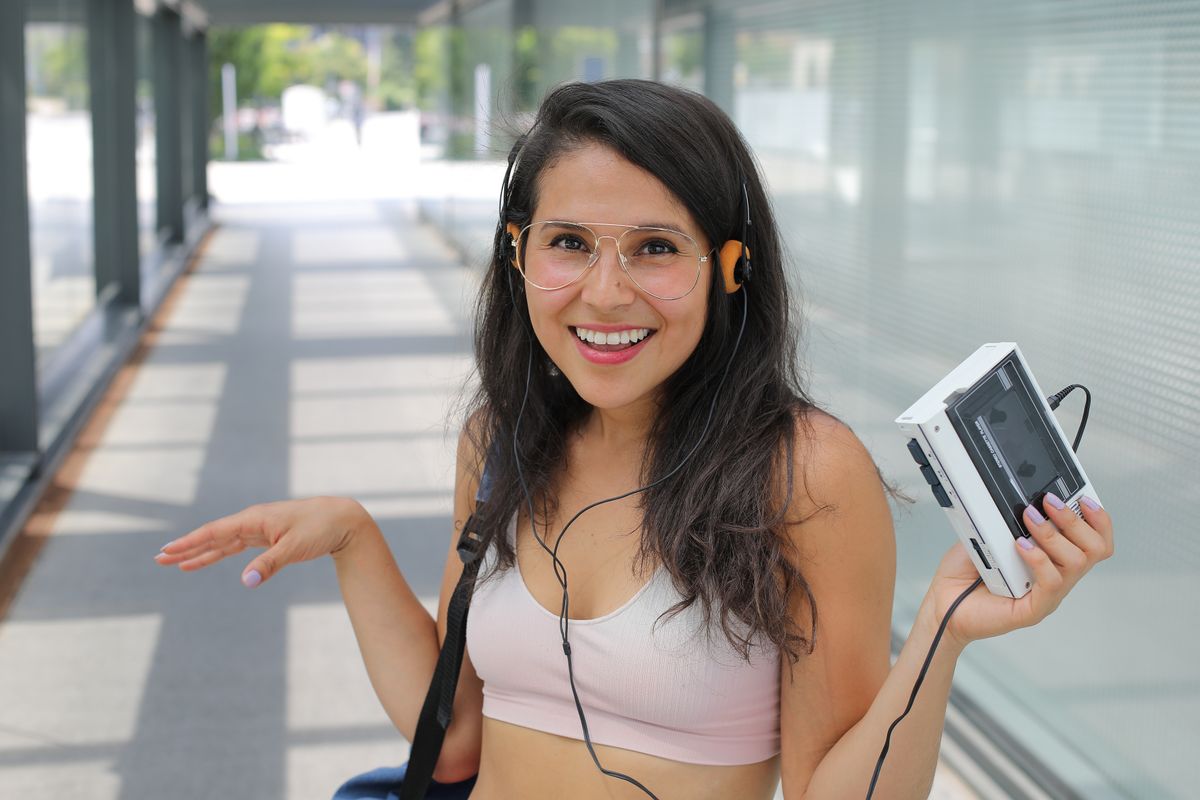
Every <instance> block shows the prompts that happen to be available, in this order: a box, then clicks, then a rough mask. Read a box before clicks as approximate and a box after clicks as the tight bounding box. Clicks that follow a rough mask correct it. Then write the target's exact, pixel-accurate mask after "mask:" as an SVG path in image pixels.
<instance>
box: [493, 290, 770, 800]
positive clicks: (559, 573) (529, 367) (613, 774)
mask: <svg viewBox="0 0 1200 800" xmlns="http://www.w3.org/2000/svg"><path fill="white" fill-rule="evenodd" d="M509 291H510V292H511V291H512V278H511V276H510V277H509ZM740 294H741V295H742V320H741V324H740V326H739V327H738V333H737V338H736V339H735V340H734V344H733V352H732V353H730V356H729V360H728V361H727V362H726V363H725V369H724V370H723V371H722V372H721V378H720V380H719V381H718V383H717V388H716V390H715V391H714V392H713V399H712V402H711V403H709V406H708V416H707V417H705V420H704V427H703V428H702V429H701V431H700V435H699V436H698V437H697V438H696V442H695V444H693V445H692V448H691V449H690V450H689V451H688V452H687V455H685V456H684V457H683V458H682V459H681V460H680V462H679V463H678V464H676V465H675V466H674V467H673V468H672V469H671V470H669V471H668V472H667V473H666V474H664V475H662V476H661V477H659V478H656V479H655V480H653V481H651V482H650V483H648V484H646V485H645V486H641V487H639V488H637V489H632V490H630V491H628V492H625V493H624V494H619V495H616V496H615V497H608V498H605V499H603V500H597V501H596V502H594V503H590V504H588V505H586V506H584V507H583V508H581V509H580V510H579V511H577V512H576V513H575V515H574V516H573V517H571V519H570V520H569V521H568V522H567V524H566V525H564V526H563V528H562V530H561V531H560V532H559V534H558V537H557V538H556V539H555V540H554V547H553V549H551V548H550V547H549V546H548V545H547V544H546V541H545V539H544V538H543V537H541V536H539V535H538V533H537V526H536V525H535V524H534V520H535V517H534V508H533V498H532V496H531V495H530V494H529V487H528V486H527V485H526V483H525V475H524V472H523V471H522V469H521V459H520V456H519V451H518V450H517V439H518V436H519V432H520V429H521V419H522V417H523V416H524V414H525V405H526V402H527V401H528V399H529V385H530V381H531V378H532V375H533V341H532V338H531V337H530V336H529V330H528V329H526V330H525V334H526V338H527V340H528V341H529V357H528V360H527V362H526V367H525V393H524V396H523V397H522V398H521V408H520V410H519V411H518V412H517V421H516V424H515V425H514V426H513V439H512V448H513V460H514V461H515V463H516V467H517V479H518V481H519V482H520V484H521V491H522V493H523V494H524V495H525V502H526V503H527V505H528V510H529V525H530V529H531V530H532V531H533V538H534V539H535V540H537V543H538V544H539V545H540V546H541V548H542V549H543V550H545V551H546V552H547V553H549V554H550V558H551V559H552V560H553V564H554V574H555V576H556V577H557V578H558V583H559V585H560V586H561V587H562V609H561V611H560V612H559V616H558V623H559V633H560V635H561V636H562V648H563V654H564V655H565V656H566V657H567V677H568V679H569V681H570V684H571V696H572V698H573V699H574V701H575V710H576V711H577V712H578V714H579V724H580V727H581V728H582V729H583V741H584V744H585V745H587V750H588V753H589V754H590V755H591V757H592V762H593V763H594V764H595V765H596V768H597V769H598V770H600V772H602V773H603V774H605V775H607V776H608V777H610V778H618V779H620V780H623V781H626V782H627V783H631V784H633V785H634V786H636V787H637V788H639V789H641V790H642V791H643V792H645V793H646V795H647V796H648V797H651V798H654V800H658V795H656V794H654V792H652V791H650V789H648V788H646V786H644V785H643V784H642V783H641V782H639V781H638V780H637V779H636V778H634V777H632V776H630V775H626V774H625V773H623V772H617V771H616V770H611V769H608V768H606V767H605V766H604V765H603V764H601V763H600V758H599V757H598V756H597V755H596V749H595V747H594V746H593V745H592V737H591V733H590V731H589V730H588V724H587V716H586V715H585V713H584V710H583V703H582V702H580V700H579V690H578V689H577V688H576V686H575V668H574V662H573V659H572V655H571V642H570V639H569V638H568V627H569V624H570V622H569V618H568V616H567V613H568V610H569V607H570V597H569V595H568V593H567V570H566V567H565V566H564V565H563V563H562V561H561V560H560V559H559V557H558V548H559V545H560V544H561V543H562V539H563V535H564V534H566V532H567V529H568V528H570V527H571V525H572V524H573V523H574V522H575V520H577V519H579V517H581V516H582V515H583V514H584V513H585V512H587V511H590V510H591V509H593V508H595V507H596V506H599V505H603V504H604V503H612V502H615V501H617V500H623V499H624V498H626V497H630V496H631V495H635V494H638V493H640V492H645V491H647V490H649V489H652V488H654V487H655V486H658V485H659V484H661V483H663V482H664V481H666V480H668V479H669V478H671V477H672V476H673V475H675V473H677V472H679V470H680V469H682V468H683V466H684V464H686V463H687V462H688V461H689V460H690V459H691V458H692V456H693V455H695V454H696V451H697V450H699V448H700V445H701V444H702V443H703V442H704V437H705V436H706V435H707V434H708V429H709V426H710V424H711V423H712V418H713V412H714V411H715V410H716V407H717V400H718V398H719V397H720V396H721V389H722V387H723V386H724V385H725V379H726V377H728V375H729V369H730V367H732V366H733V360H734V359H735V358H736V357H737V353H738V349H739V348H740V346H741V343H742V334H743V332H744V331H745V330H746V309H747V306H748V304H749V296H748V295H747V294H746V292H745V290H744V289H743V290H741V292H740ZM513 300H514V302H515V300H516V298H515V296H514V297H513Z"/></svg>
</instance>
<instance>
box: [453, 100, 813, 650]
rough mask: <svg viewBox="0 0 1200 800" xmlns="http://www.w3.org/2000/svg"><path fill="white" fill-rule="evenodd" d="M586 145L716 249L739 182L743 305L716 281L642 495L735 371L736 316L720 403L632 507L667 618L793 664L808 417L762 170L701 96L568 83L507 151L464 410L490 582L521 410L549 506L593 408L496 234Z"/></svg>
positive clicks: (531, 481)
mask: <svg viewBox="0 0 1200 800" xmlns="http://www.w3.org/2000/svg"><path fill="white" fill-rule="evenodd" d="M592 143H595V144H600V145H603V146H605V147H609V148H611V149H612V150H614V151H615V152H617V153H619V154H620V155H621V156H623V157H624V158H625V159H626V160H628V161H630V162H631V163H633V164H636V165H637V166H639V167H641V168H642V169H644V170H646V171H647V172H649V173H650V174H652V175H654V176H655V177H656V178H658V180H659V181H661V182H662V183H663V185H664V186H666V187H667V189H669V190H670V191H671V192H672V193H673V194H674V195H675V197H677V198H678V199H679V200H680V202H682V203H683V204H684V206H686V208H687V209H688V210H689V211H690V212H691V215H692V217H693V219H695V221H696V223H697V224H698V225H699V226H700V228H701V230H702V231H703V232H704V235H705V236H706V237H707V239H708V241H709V242H712V243H716V245H717V246H720V243H722V242H725V241H727V240H729V239H737V238H740V236H741V229H742V222H741V218H740V216H739V215H741V214H743V213H744V210H743V200H742V196H743V193H742V183H743V181H745V187H746V194H747V196H748V198H749V205H750V216H751V222H752V225H751V226H750V228H749V235H748V237H747V238H748V239H749V241H747V242H746V243H745V244H746V245H747V246H748V247H749V249H750V252H751V255H752V256H753V268H754V272H753V277H752V280H751V281H750V282H748V283H746V284H745V285H744V286H743V289H742V291H740V292H738V293H737V294H726V293H725V291H724V287H723V283H722V280H721V278H720V275H719V274H718V275H715V276H714V279H713V280H712V281H711V291H710V293H709V298H708V314H707V321H706V323H705V327H704V331H703V333H702V335H701V338H700V341H699V344H698V345H697V346H696V349H695V351H694V352H693V353H692V354H691V356H690V357H689V358H688V359H687V361H686V362H684V364H683V366H681V367H680V368H679V370H678V371H677V372H675V373H674V374H673V375H671V377H669V378H668V379H667V380H666V382H665V383H664V384H663V386H662V393H663V397H662V402H661V404H660V409H661V410H660V412H659V416H658V418H657V419H655V420H654V421H653V424H652V426H651V431H650V435H649V441H648V443H647V447H646V449H645V456H644V459H643V463H642V464H641V481H642V484H641V485H646V484H648V483H650V482H652V481H653V480H654V479H655V478H657V477H659V476H662V475H664V474H666V473H667V472H668V471H669V470H671V469H672V468H673V467H675V466H676V465H678V464H679V463H680V461H682V460H683V459H684V456H685V455H686V454H687V452H688V451H689V450H691V449H692V447H693V445H694V444H695V442H696V439H697V436H698V435H699V433H700V429H701V424H702V421H703V420H704V419H705V417H706V416H707V415H708V412H709V406H710V404H711V403H712V402H713V398H714V393H715V391H716V388H717V384H718V383H719V382H720V380H721V374H722V372H723V370H724V368H725V365H726V363H727V362H729V361H730V356H731V353H732V349H733V347H734V342H735V340H736V338H737V334H738V328H739V326H740V325H741V321H742V308H741V306H742V304H743V303H745V304H747V306H746V309H745V311H746V321H745V331H744V334H743V336H742V341H741V345H740V350H739V352H738V354H737V357H736V358H735V359H734V360H733V361H732V363H731V366H730V368H729V374H728V377H727V378H726V380H725V382H724V385H723V387H722V388H721V391H720V393H719V396H717V397H716V406H715V410H714V413H713V423H712V425H711V426H710V428H709V430H708V432H707V434H706V436H705V441H704V442H703V443H702V444H701V445H700V447H699V448H698V449H697V450H696V452H695V454H694V455H693V456H692V458H691V459H690V460H688V461H687V463H686V464H684V466H683V467H682V469H681V470H680V471H679V472H678V473H677V474H676V475H675V476H674V477H673V478H671V479H669V480H667V481H665V482H664V483H662V484H661V485H658V486H655V487H654V488H652V489H649V490H647V491H646V492H645V493H643V494H642V495H641V509H642V512H643V519H642V531H641V537H640V540H641V544H640V549H639V561H638V565H639V566H640V567H643V568H644V567H646V566H647V565H648V564H652V563H661V564H662V565H663V566H664V567H665V568H666V569H667V570H668V571H669V573H670V575H671V578H672V579H673V581H674V583H675V586H676V588H677V589H678V591H679V592H680V594H681V595H682V599H681V600H680V601H679V603H678V604H676V605H675V606H673V607H672V608H671V609H669V610H668V611H667V612H666V614H667V615H671V614H674V613H678V612H679V611H682V610H683V609H685V608H688V607H691V606H694V605H697V604H698V605H699V607H700V608H701V609H702V610H703V613H704V619H705V621H706V622H707V624H708V626H709V629H710V630H715V627H714V626H715V625H719V626H720V629H721V631H722V632H723V633H724V635H725V636H726V638H727V639H728V640H729V643H730V644H731V645H732V646H733V647H734V648H735V649H736V651H737V652H739V653H740V654H741V655H742V656H743V657H745V658H749V657H750V654H751V650H752V648H753V647H755V646H756V645H760V644H765V643H767V642H769V643H771V644H774V645H775V646H776V647H778V648H779V650H780V651H782V652H786V653H787V654H788V655H789V656H790V657H791V659H792V660H793V661H795V660H796V659H798V658H799V655H800V653H801V651H805V652H811V648H812V644H813V639H814V637H815V635H816V621H817V620H816V606H815V603H814V601H813V595H812V591H811V589H810V588H809V586H808V583H807V582H806V581H805V579H804V576H803V575H802V574H801V572H800V570H799V569H798V568H797V567H796V566H795V564H796V560H795V558H794V553H791V552H790V551H789V543H788V542H789V540H788V538H787V537H786V535H784V524H785V522H784V520H785V518H787V519H788V524H791V523H794V522H795V521H796V520H795V517H794V515H795V512H794V505H793V504H792V497H791V487H792V477H793V476H792V464H793V459H794V456H795V449H796V446H797V444H798V443H797V442H796V441H795V439H796V431H797V426H798V424H800V425H801V428H800V429H801V430H804V427H803V426H804V422H805V420H806V419H807V412H808V411H810V410H811V409H812V408H813V407H814V404H813V402H812V400H811V399H810V398H809V397H808V395H807V394H806V392H805V390H804V388H803V386H802V380H801V375H800V372H799V370H798V368H797V350H796V345H797V336H798V335H797V333H796V328H795V326H794V323H795V320H794V319H793V318H792V316H793V315H792V309H791V306H790V305H789V299H788V284H787V280H786V276H785V274H784V264H783V248H782V244H781V242H780V239H779V234H778V231H777V229H776V225H775V219H774V215H773V214H772V212H771V206H770V202H769V201H768V199H767V196H766V194H765V193H764V191H763V186H762V182H761V180H760V178H759V174H758V169H757V167H756V164H755V162H754V159H753V157H752V156H751V155H750V151H749V149H748V147H747V146H746V143H745V141H744V140H743V139H742V137H741V134H740V133H739V132H738V130H737V129H736V127H735V126H734V124H733V122H732V121H731V120H730V119H729V118H728V117H727V116H726V115H725V113H724V112H722V111H721V110H720V109H719V108H718V107H717V106H716V105H715V104H713V103H712V102H711V101H710V100H708V99H707V98H705V97H704V96H703V95H700V94H696V93H694V92H689V91H685V90H683V89H679V88H675V87H671V86H666V85H663V84H659V83H654V82H651V81H643V80H613V81H605V82H602V83H572V84H567V85H564V86H561V87H559V88H557V89H555V90H553V91H552V92H551V93H550V94H549V95H548V96H547V97H546V98H545V100H544V101H543V102H542V105H541V107H540V109H539V110H538V112H537V116H536V119H535V121H534V123H533V126H532V127H531V128H530V130H529V132H528V133H527V134H526V135H524V136H521V137H520V138H519V139H518V141H517V143H516V144H515V145H514V147H513V149H512V151H511V152H510V154H509V165H510V169H511V177H510V180H509V184H508V195H507V197H506V198H502V200H501V207H502V210H501V219H500V220H499V224H498V225H497V227H496V236H495V241H494V244H493V248H492V258H491V264H490V265H489V268H488V271H487V274H486V276H485V277H484V279H483V284H482V287H481V291H480V295H479V300H478V305H477V308H476V317H475V320H476V321H475V360H476V367H477V370H478V375H479V379H480V382H479V388H478V390H477V391H476V392H475V394H474V396H473V397H471V398H470V400H469V402H468V404H467V405H468V408H467V411H468V421H467V425H466V430H467V432H468V436H470V437H471V440H472V444H473V445H474V446H475V447H476V448H477V452H480V453H486V452H489V450H490V451H491V452H492V453H493V456H492V467H491V468H490V477H492V479H493V488H492V493H491V496H490V499H489V501H488V503H487V508H486V509H485V511H486V514H487V517H488V519H489V521H490V524H489V525H487V526H486V527H487V528H488V529H489V530H491V531H492V533H491V534H489V536H488V538H489V539H490V540H491V541H490V542H489V543H488V544H489V546H491V547H494V548H495V552H496V556H497V557H496V560H495V566H494V569H493V570H492V571H491V572H490V573H488V575H491V574H494V573H495V572H496V571H498V570H503V569H508V568H510V567H511V566H512V565H513V562H514V560H515V558H516V555H515V551H514V548H513V546H512V544H511V543H510V542H509V540H508V539H507V537H505V536H503V535H498V534H499V532H500V531H503V530H504V529H505V527H506V523H507V520H509V519H510V518H511V517H512V515H513V514H514V513H515V512H516V511H517V509H518V508H519V507H521V505H522V504H523V503H524V501H525V495H524V493H523V491H522V488H521V485H520V481H519V479H518V474H517V470H516V464H515V461H514V453H513V429H514V425H515V424H516V421H517V416H518V413H519V412H520V409H521V407H522V402H523V400H524V413H523V415H522V417H521V423H520V436H519V437H518V438H517V441H516V448H517V450H518V452H517V453H516V456H517V457H519V458H520V463H521V470H522V473H523V476H524V480H525V483H526V485H527V487H528V489H529V492H530V494H531V495H532V497H534V498H537V500H538V503H539V505H540V504H541V503H547V504H548V505H549V506H550V507H551V508H553V500H554V498H553V492H554V481H555V478H556V476H558V475H561V473H562V471H563V470H564V468H565V466H566V443H567V440H568V434H569V433H571V432H572V431H573V430H575V429H576V428H577V427H578V426H579V425H580V424H581V423H582V422H583V421H584V420H585V419H586V418H587V417H588V415H589V413H590V412H591V410H592V406H591V405H589V404H588V403H587V402H586V401H584V400H583V399H582V398H581V397H580V396H579V394H578V393H576V391H575V389H574V388H573V387H572V386H571V384H570V383H569V382H568V381H567V380H566V378H565V377H564V376H562V375H561V374H560V373H559V372H558V370H557V369H556V368H555V367H554V365H553V364H552V363H551V361H550V359H549V357H548V356H547V355H546V352H545V350H543V349H542V346H541V344H540V343H539V342H538V341H537V338H536V337H535V336H534V335H533V332H532V327H531V324H530V319H529V311H528V307H527V305H526V302H525V298H524V291H525V287H524V281H523V280H521V277H520V275H519V274H518V273H517V271H516V270H515V269H513V267H512V262H511V260H510V258H511V256H510V254H511V246H510V245H509V239H508V234H507V233H506V230H505V228H506V225H507V223H510V222H513V223H516V225H517V226H518V227H523V226H524V225H526V224H527V223H529V222H530V221H531V217H532V214H533V211H534V209H535V208H536V206H537V200H538V179H539V176H540V175H541V173H542V171H543V170H544V169H546V168H547V167H548V166H549V165H551V164H552V163H553V162H554V160H555V159H556V158H558V157H560V156H561V155H563V154H564V153H567V152H571V151H572V150H573V149H577V148H579V147H581V146H583V145H587V144H592ZM531 347H532V348H533V353H532V363H533V367H532V370H531V374H530V375H529V382H528V397H527V398H525V394H526V374H527V369H528V365H529V358H530V353H529V348H531ZM630 488H631V489H632V488H634V487H630ZM789 508H791V509H792V514H790V515H789V514H788V511H789ZM551 513H552V512H551ZM541 522H542V520H540V519H539V520H538V523H539V524H541ZM568 535H569V534H568ZM789 556H793V557H792V558H789ZM481 577H482V578H484V579H486V577H488V576H487V575H484V576H481ZM796 591H799V592H801V593H803V594H804V596H805V597H806V599H807V601H808V608H809V609H810V623H811V624H810V625H809V626H808V630H805V629H804V628H802V627H801V626H800V625H798V624H797V623H796V622H795V621H794V620H793V619H792V618H791V614H790V613H789V606H788V598H789V597H790V596H791V595H792V593H793V592H796Z"/></svg>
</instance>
